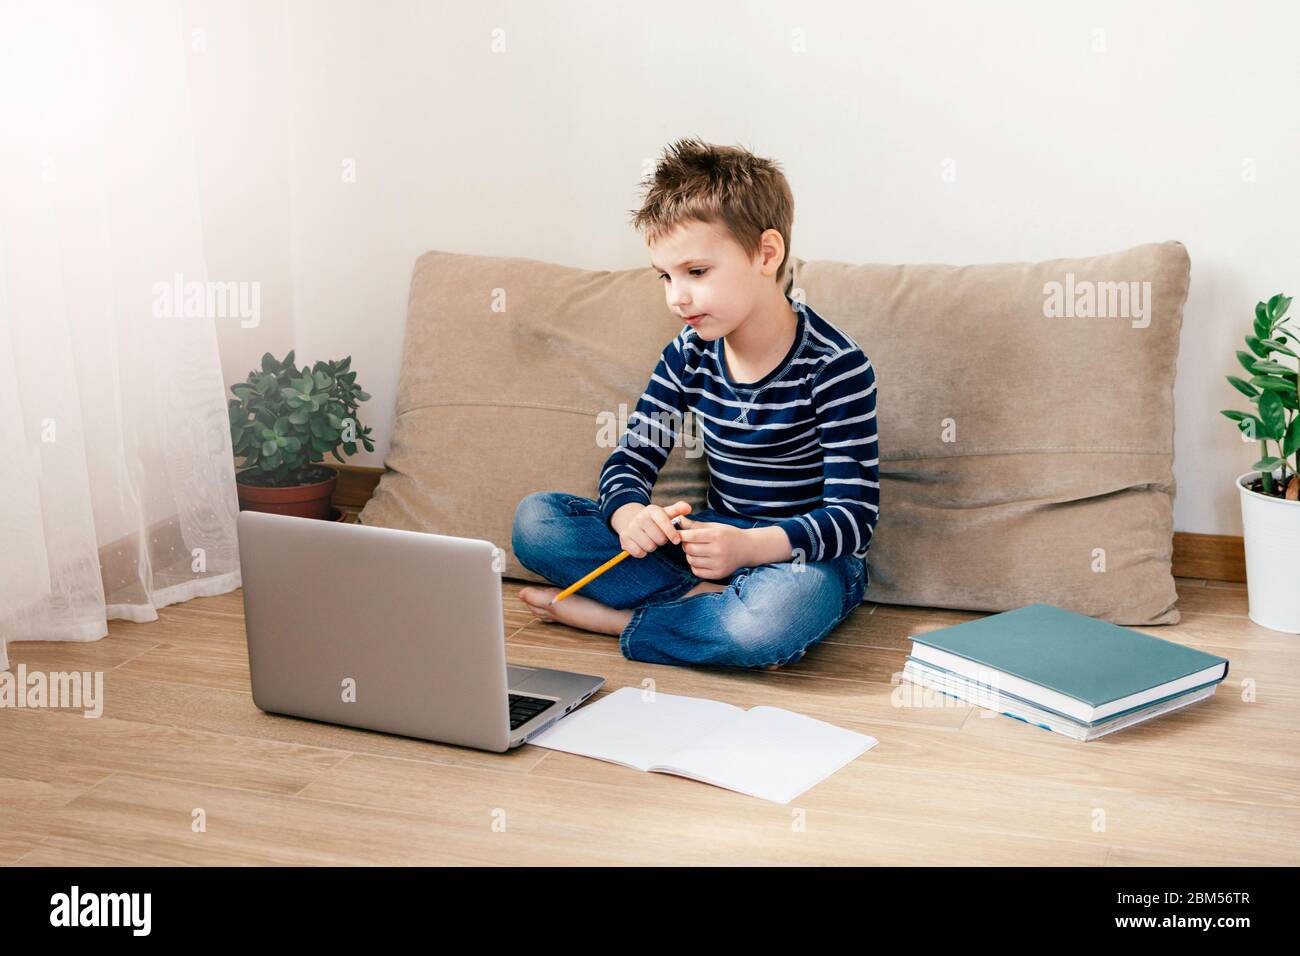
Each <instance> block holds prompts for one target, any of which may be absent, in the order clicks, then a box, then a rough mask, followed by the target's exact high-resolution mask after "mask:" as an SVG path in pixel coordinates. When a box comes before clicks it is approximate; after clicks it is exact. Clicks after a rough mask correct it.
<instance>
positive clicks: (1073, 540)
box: [361, 242, 1189, 624]
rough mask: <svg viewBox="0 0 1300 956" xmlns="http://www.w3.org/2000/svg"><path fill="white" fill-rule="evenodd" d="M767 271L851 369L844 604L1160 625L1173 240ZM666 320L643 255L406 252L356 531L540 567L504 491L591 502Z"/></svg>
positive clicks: (1170, 594) (690, 473)
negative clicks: (624, 260) (863, 499)
mask: <svg viewBox="0 0 1300 956" xmlns="http://www.w3.org/2000/svg"><path fill="white" fill-rule="evenodd" d="M791 264H792V266H793V268H792V269H791V274H790V279H789V280H788V283H787V286H786V289H787V291H789V292H790V293H791V294H792V295H794V296H795V297H796V298H802V299H803V300H804V301H807V302H808V303H809V304H810V305H811V306H812V307H813V308H814V309H816V310H817V312H818V313H819V314H820V315H822V316H823V317H825V318H826V319H827V320H829V321H830V322H831V323H832V324H834V325H836V326H838V327H840V328H841V329H843V330H844V331H845V332H847V333H848V334H849V335H850V336H852V337H853V338H854V339H855V340H856V341H857V342H858V343H859V344H860V345H861V346H862V348H863V350H864V351H865V352H866V353H867V355H868V356H869V357H870V359H871V361H872V364H873V365H874V366H875V369H876V376H877V379H876V380H877V387H878V389H879V392H878V395H877V414H878V416H879V418H878V422H877V428H878V439H879V447H880V453H881V462H880V479H881V515H880V520H879V522H878V524H877V527H876V531H875V535H874V538H873V540H872V544H871V550H870V554H869V563H870V569H871V571H870V586H869V588H868V591H867V599H868V600H870V601H875V602H878V603H885V604H910V605H925V606H931V607H946V608H962V609H968V610H984V611H1002V610H1008V609H1011V608H1016V607H1021V606H1023V605H1025V604H1031V603H1035V602H1039V601H1045V602H1048V603H1051V604H1056V605H1059V606H1061V607H1065V608H1069V609H1071V610H1075V611H1079V612H1081V613H1085V614H1090V615H1093V616H1096V617H1100V618H1102V619H1105V620H1109V621H1112V622H1114V623H1118V624H1164V623H1175V622H1176V621H1177V620H1178V611H1177V609H1176V607H1175V601H1176V593H1175V590H1174V582H1173V577H1172V574H1171V568H1170V562H1171V546H1172V520H1173V496H1174V490H1175V487H1174V478H1173V414H1174V410H1173V377H1174V367H1175V363H1176V360H1177V354H1178V334H1179V330H1180V327H1181V321H1182V307H1183V303H1184V301H1185V299H1186V295H1187V287H1188V279H1189V265H1188V257H1187V252H1186V250H1185V249H1184V248H1183V246H1182V245H1181V244H1180V243H1177V242H1164V243H1153V244H1149V245H1144V246H1138V247H1136V248H1133V249H1129V250H1125V251H1122V252H1116V253H1111V254H1108V255H1102V256H1095V257H1091V258H1082V259H1058V260H1053V261H1049V262H1040V263H997V264H990V265H975V266H960V267H959V266H947V265H930V264H923V265H901V266H900V265H892V266H891V265H853V264H847V263H838V262H829V261H821V260H812V261H805V260H802V259H799V258H797V257H795V258H792V260H791ZM680 328H681V324H680V323H679V322H678V321H677V319H676V317H675V316H673V315H672V314H671V313H670V312H669V311H668V310H667V308H666V307H665V305H664V298H663V291H662V289H661V288H660V286H659V284H658V282H657V279H656V278H655V276H654V274H653V272H652V271H651V270H650V269H648V268H639V269H631V270H626V271H621V272H592V271H586V270H580V269H572V268H568V267H564V266H559V265H553V264H548V263H543V262H538V261H536V260H531V259H520V258H498V257H487V256H467V255H459V254H454V253H444V252H430V253H427V254H425V255H423V256H421V257H420V259H419V260H418V261H417V262H416V266H415V272H414V275H413V277H412V281H411V294H410V300H409V307H408V315H407V325H406V336H405V347H404V353H403V359H402V367H401V377H400V380H399V385H398V400H397V415H396V421H395V424H394V430H393V435H392V441H391V444H390V447H389V452H388V456H387V458H386V459H385V465H386V466H387V469H388V470H387V472H386V474H385V475H384V476H383V478H382V479H381V480H380V483H379V487H378V488H377V489H376V493H375V495H374V497H373V498H372V499H371V501H370V502H369V503H368V504H367V505H366V507H365V509H364V510H363V511H362V514H361V521H362V522H363V523H365V524H375V525H383V526H387V527H396V528H405V529H411V530H423V531H433V532H437V533H440V534H449V535H459V536H464V537H476V538H485V539H487V540H490V541H492V542H494V543H495V544H497V545H498V546H500V547H501V548H502V549H503V550H505V552H506V556H507V558H506V568H505V572H504V573H505V574H506V575H507V576H509V577H514V578H519V579H522V580H527V581H539V580H540V579H539V578H538V577H537V576H536V575H535V574H534V573H533V572H531V571H529V570H528V569H526V568H524V567H523V566H522V565H520V564H519V563H518V561H517V560H516V559H515V557H514V555H513V553H512V552H511V550H510V541H511V525H512V521H513V517H514V511H515V507H516V506H517V505H518V503H519V501H520V499H521V498H523V497H524V496H525V495H527V494H529V493H530V492H533V491H539V490H547V491H565V492H569V493H572V494H580V495H585V496H587V497H590V498H595V497H596V481H597V478H598V475H599V470H600V466H601V464H602V463H603V462H604V460H605V459H606V457H608V455H609V453H610V451H611V450H612V448H613V445H614V443H616V442H617V439H618V435H619V434H621V432H622V431H623V429H624V428H625V427H626V419H627V415H628V414H629V413H630V412H631V411H632V409H633V408H635V405H636V401H637V399H638V397H639V396H640V394H641V390H642V388H643V387H644V386H645V382H646V379H647V378H648V377H649V373H650V370H651V369H652V368H653V367H654V363H655V361H656V359H657V357H658V354H659V352H660V350H661V349H662V348H663V347H664V345H665V344H666V343H667V342H668V341H669V340H671V339H672V337H673V336H674V335H675V334H676V333H677V331H678V330H679V329H680ZM692 425H693V423H691V422H688V423H687V427H686V429H685V432H686V434H688V435H693V434H696V431H695V429H694V428H693V427H691V426H692ZM707 481H708V472H707V464H706V460H705V458H704V456H703V454H702V449H701V448H700V447H699V446H698V445H697V444H695V443H692V444H690V445H688V446H686V447H678V448H676V449H674V450H673V453H672V455H671V456H670V457H669V460H668V463H667V465H666V466H665V467H664V469H663V471H662V473H661V475H660V479H659V482H658V484H657V485H656V487H655V500H656V501H658V502H661V503H668V502H670V501H675V500H677V499H678V498H684V499H686V500H687V501H690V502H691V504H692V505H693V506H694V507H696V508H699V507H702V506H703V504H704V496H705V490H706V487H707ZM611 556H612V555H611ZM557 583H558V582H557ZM563 583H569V582H563Z"/></svg>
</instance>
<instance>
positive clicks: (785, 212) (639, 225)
mask: <svg viewBox="0 0 1300 956" xmlns="http://www.w3.org/2000/svg"><path fill="white" fill-rule="evenodd" d="M641 184H642V188H643V190H644V193H645V197H644V200H643V202H642V204H641V208H640V209H634V210H632V225H633V226H634V227H635V228H636V229H637V230H639V231H640V232H642V233H644V235H645V237H646V241H647V242H657V241H658V240H659V239H660V238H662V237H663V236H665V235H667V234H668V233H670V232H672V231H673V230H674V229H676V228H677V227H678V226H679V225H681V224H682V223H684V222H691V221H698V222H709V223H720V224H721V225H722V226H723V227H724V228H725V229H726V230H727V231H728V232H730V233H731V236H732V238H734V239H735V240H736V242H737V243H739V244H740V247H741V248H742V249H744V250H745V252H746V254H747V255H749V256H751V257H752V256H755V255H757V254H758V251H759V249H760V248H761V245H762V242H761V240H762V235H763V232H764V231H765V230H767V229H775V230H777V232H779V233H781V239H782V241H783V242H784V243H785V258H784V259H782V260H781V267H780V268H779V269H778V270H777V272H776V282H777V285H779V286H784V283H785V276H786V268H787V265H788V263H789V261H790V228H791V226H792V225H793V223H794V195H793V193H791V191H790V184H789V183H788V182H787V181H786V178H785V174H784V173H783V172H782V171H781V166H780V164H779V163H777V162H776V161H775V160H771V159H762V158H760V157H758V156H755V155H754V154H753V153H751V152H750V151H749V150H747V149H744V148H743V147H739V146H714V145H711V144H709V143H705V142H702V141H701V140H699V139H696V138H687V139H680V140H678V141H677V142H675V143H673V144H671V145H670V146H668V148H667V149H665V150H664V154H663V157H662V158H661V159H660V160H659V163H658V165H656V166H655V170H654V172H653V173H651V174H650V175H648V176H647V177H646V178H645V179H643V180H642V182H641Z"/></svg>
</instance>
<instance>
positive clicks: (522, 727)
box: [238, 511, 605, 751]
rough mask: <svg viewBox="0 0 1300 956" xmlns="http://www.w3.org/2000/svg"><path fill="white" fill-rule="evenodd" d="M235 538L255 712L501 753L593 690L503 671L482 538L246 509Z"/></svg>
mask: <svg viewBox="0 0 1300 956" xmlns="http://www.w3.org/2000/svg"><path fill="white" fill-rule="evenodd" d="M238 530H239V560H240V564H241V565H242V570H243V583H244V616H245V625H246V627H247V632H248V667H249V671H250V673H251V675H252V683H253V703H255V704H256V705H257V706H258V707H259V708H261V709H262V710H265V711H269V712H271V713H277V714H289V715H292V716H295V717H308V718H311V719H312V720H323V721H328V722H330V723H335V724H346V725H348V726H350V727H363V728H366V729H369V730H381V731H384V732H385V733H391V734H402V735H404V736H408V737H420V738H422V739H425V740H436V741H439V742H441V743H448V744H458V745H460V746H464V747H476V748H478V749H480V750H495V751H505V750H509V749H510V748H511V747H517V746H519V745H520V744H522V743H524V742H525V741H526V740H528V739H529V738H530V737H533V736H535V735H537V734H538V733H540V732H541V731H542V730H544V729H545V728H546V727H548V726H550V725H551V724H552V723H554V722H555V721H557V720H559V719H560V718H561V717H563V716H564V715H565V714H567V713H569V711H571V710H573V709H574V708H575V707H577V706H578V705H579V704H581V703H582V702H583V701H584V700H586V699H587V698H588V697H590V696H591V695H592V694H593V693H595V692H596V691H597V690H598V689H599V688H600V687H601V685H603V684H604V683H605V679H604V678H603V677H593V676H592V675H590V674H571V673H568V672H567V671H556V670H546V669H541V668H532V667H516V666H514V665H509V664H507V663H506V640H505V622H504V619H503V615H502V607H501V571H502V570H503V568H504V558H505V555H504V552H502V551H501V550H500V549H498V548H496V547H495V546H494V545H492V544H491V543H490V542H488V541H478V540H474V539H472V538H456V537H449V536H446V535H439V534H423V533H420V532H415V531H397V530H393V529H390V528H376V527H370V526H368V525H357V524H343V523H341V522H334V521H320V520H315V519H310V518H290V517H285V516H282V515H273V514H263V513H261V512H256V511H241V512H240V513H239V519H238Z"/></svg>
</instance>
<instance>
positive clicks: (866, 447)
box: [778, 348, 880, 561]
mask: <svg viewBox="0 0 1300 956" xmlns="http://www.w3.org/2000/svg"><path fill="white" fill-rule="evenodd" d="M812 399H813V408H814V409H815V411H816V420H817V428H818V431H819V432H820V440H821V447H822V476H823V477H822V485H823V487H822V504H821V506H820V507H818V508H815V509H813V510H812V511H809V512H808V513H807V514H802V515H795V516H794V517H792V518H785V519H783V520H781V521H780V522H778V525H779V526H780V527H782V528H784V529H785V533H786V535H787V537H789V539H790V546H791V548H793V549H795V553H796V554H798V553H799V549H802V553H803V555H804V558H805V560H806V561H830V560H832V559H834V558H838V557H840V556H841V555H843V554H848V553H852V554H854V555H855V556H857V557H860V558H865V557H866V556H867V548H868V547H869V545H870V544H871V536H872V534H873V533H874V532H875V529H876V518H877V517H878V516H879V514H880V452H879V446H878V444H877V441H876V370H875V368H874V367H873V366H872V364H871V360H870V359H868V358H867V356H866V355H865V354H863V352H862V350H861V349H857V348H854V349H846V350H845V351H843V352H840V353H838V354H836V355H835V356H834V357H833V358H832V359H831V360H830V361H829V362H828V363H827V364H826V365H825V366H824V367H823V368H822V370H821V371H820V372H818V373H817V377H816V378H815V379H814V380H813V387H812Z"/></svg>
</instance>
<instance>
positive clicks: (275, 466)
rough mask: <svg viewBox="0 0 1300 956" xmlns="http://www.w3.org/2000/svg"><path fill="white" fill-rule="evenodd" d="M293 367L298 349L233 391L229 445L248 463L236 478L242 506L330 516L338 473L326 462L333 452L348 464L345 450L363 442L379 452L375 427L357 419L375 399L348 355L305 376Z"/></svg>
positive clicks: (266, 359) (267, 363)
mask: <svg viewBox="0 0 1300 956" xmlns="http://www.w3.org/2000/svg"><path fill="white" fill-rule="evenodd" d="M293 361H294V356H293V351H292V350H290V352H289V354H288V355H286V356H285V357H284V361H282V362H281V361H278V360H277V359H276V358H275V357H274V356H273V355H271V353H270V352H267V353H266V354H265V355H263V356H262V368H261V370H260V371H259V370H257V369H254V370H253V371H251V372H249V373H248V379H247V381H244V382H240V383H239V384H237V385H232V386H231V387H230V391H231V392H232V393H233V394H234V396H235V397H234V398H232V399H230V402H229V409H230V438H231V446H232V449H233V451H234V454H235V456H236V457H240V456H242V457H243V459H244V461H243V465H242V467H243V470H242V471H240V472H239V473H238V474H237V475H236V476H235V485H236V488H237V489H238V491H239V507H240V509H241V510H244V511H271V512H274V513H276V514H286V515H297V516H299V517H304V518H330V517H331V514H330V511H331V505H330V496H331V495H332V494H333V493H334V485H335V483H336V482H337V481H338V472H337V471H336V470H335V469H333V468H331V467H330V466H329V465H322V464H320V462H321V461H322V460H323V459H324V457H325V455H326V453H329V454H332V455H333V456H334V457H335V458H337V459H338V460H339V462H340V463H343V457H342V456H341V455H340V454H339V447H340V446H342V448H343V450H344V451H345V452H346V453H347V454H349V455H354V454H356V451H357V443H358V442H360V443H361V444H362V445H364V446H365V449H366V451H374V450H375V446H374V443H373V442H371V440H370V429H369V428H362V427H361V425H360V423H359V422H358V421H357V404H358V403H359V402H364V401H365V400H366V399H368V398H369V397H370V396H369V395H368V394H367V393H365V392H363V391H362V390H361V388H360V387H359V386H358V385H357V383H356V378H357V373H356V372H353V371H349V369H348V367H349V366H350V365H351V364H352V356H350V355H349V356H348V357H347V358H345V359H343V361H341V362H317V363H316V364H315V365H314V366H313V367H311V368H307V367H306V366H303V368H302V369H301V370H299V369H297V368H296V367H295V366H294V364H293ZM341 518H342V515H337V516H335V520H338V519H341Z"/></svg>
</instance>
